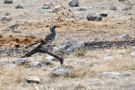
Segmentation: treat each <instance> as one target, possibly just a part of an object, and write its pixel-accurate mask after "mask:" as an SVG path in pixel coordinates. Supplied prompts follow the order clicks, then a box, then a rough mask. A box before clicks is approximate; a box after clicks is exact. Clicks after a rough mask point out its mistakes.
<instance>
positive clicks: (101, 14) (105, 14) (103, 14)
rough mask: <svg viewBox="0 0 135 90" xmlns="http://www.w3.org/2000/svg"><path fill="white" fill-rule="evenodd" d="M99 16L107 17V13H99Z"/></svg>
mask: <svg viewBox="0 0 135 90" xmlns="http://www.w3.org/2000/svg"><path fill="white" fill-rule="evenodd" d="M100 16H102V17H107V16H108V14H107V13H100Z"/></svg>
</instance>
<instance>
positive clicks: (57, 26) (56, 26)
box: [50, 24, 60, 32]
mask: <svg viewBox="0 0 135 90" xmlns="http://www.w3.org/2000/svg"><path fill="white" fill-rule="evenodd" d="M59 27H60V26H59V25H58V24H54V25H53V26H51V27H50V31H51V32H52V31H54V30H55V28H59Z"/></svg>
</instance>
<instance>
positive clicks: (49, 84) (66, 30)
mask: <svg viewBox="0 0 135 90" xmlns="http://www.w3.org/2000/svg"><path fill="white" fill-rule="evenodd" d="M67 1H68V0H14V3H13V4H10V5H5V4H3V1H2V0H1V1H0V18H2V17H3V16H4V14H5V13H6V12H10V13H11V15H9V16H11V17H12V18H13V20H12V21H13V22H16V23H17V24H19V27H18V28H15V29H14V31H17V33H16V32H13V30H11V29H8V28H7V26H8V24H9V23H10V22H8V21H7V22H0V33H1V35H3V36H4V37H5V40H7V41H8V40H9V38H6V37H9V36H10V35H12V36H14V37H17V38H18V39H22V38H25V37H26V36H34V37H35V38H37V39H40V38H44V37H45V35H47V34H48V33H49V26H50V25H52V24H56V23H57V24H59V25H60V26H61V28H59V29H57V37H56V39H55V41H54V42H53V44H59V43H62V42H64V41H67V40H71V39H73V38H74V39H75V40H78V41H79V42H87V41H91V40H118V37H119V36H120V35H122V34H125V33H128V34H129V35H130V37H131V38H132V39H133V38H135V35H134V34H135V19H134V18H135V11H134V10H135V6H133V7H132V9H130V10H128V11H121V9H122V8H123V7H125V6H127V5H126V4H124V3H121V2H118V0H80V7H83V6H85V7H86V11H78V10H77V8H78V7H77V8H71V7H69V6H68V4H67ZM130 1H131V2H134V0H130ZM50 2H53V4H54V5H55V6H56V5H60V4H59V2H61V3H62V4H63V5H64V6H65V7H66V8H69V9H71V10H72V12H73V13H74V15H75V16H76V18H77V20H74V19H68V20H66V19H64V20H63V21H57V20H56V18H57V17H58V16H59V15H56V14H55V13H52V12H46V11H45V10H42V9H41V7H42V6H43V4H45V3H50ZM134 3H135V2H134ZM17 4H20V5H22V6H24V9H15V6H16V5H17ZM111 4H113V5H116V6H117V8H118V10H117V11H110V10H109V8H110V5H111ZM91 7H92V8H91ZM102 7H104V8H105V9H101V8H102ZM100 12H108V13H109V14H108V17H106V18H103V20H102V21H101V22H92V21H87V20H86V16H87V14H88V13H100ZM127 13H132V14H131V15H127ZM80 17H84V19H78V18H80ZM130 17H133V19H132V20H130V19H129V18H130ZM30 40H33V38H32V39H30ZM11 41H12V40H11ZM13 42H15V44H16V43H17V44H28V43H21V42H16V41H14V40H13ZM29 43H32V42H29ZM3 45H5V44H3ZM8 46H10V45H8ZM11 46H13V43H12V44H11ZM111 49H113V51H114V56H113V59H112V60H110V61H108V62H106V63H103V62H102V61H101V59H102V58H103V57H105V54H106V51H107V49H104V50H103V49H100V50H94V51H87V52H86V54H85V56H82V57H77V56H75V55H71V56H69V57H66V58H65V64H66V65H73V66H75V67H78V68H79V72H74V73H73V74H71V75H73V76H74V78H71V77H70V78H64V77H60V78H55V79H52V78H49V77H48V74H49V72H50V71H51V70H52V68H53V67H54V66H52V67H51V66H43V68H42V69H31V68H24V66H18V68H5V67H0V68H1V69H0V88H1V90H2V89H3V90H34V89H36V90H43V89H44V90H66V89H67V90H78V89H82V90H93V89H94V90H120V89H122V90H130V89H131V90H134V89H135V87H134V85H135V80H134V78H135V74H134V72H135V71H134V69H135V58H133V57H131V56H130V53H131V51H132V50H131V47H128V48H127V49H124V48H123V49H116V48H111ZM43 56H46V55H41V56H36V57H35V58H34V60H35V61H36V60H37V59H38V58H40V57H43ZM5 59H8V60H13V59H14V58H11V57H3V58H1V60H5ZM80 59H88V62H87V63H86V64H84V65H78V64H77V63H76V61H77V60H80ZM68 60H74V62H72V63H69V62H66V61H68ZM55 66H59V63H58V62H56V64H55ZM105 71H118V72H124V73H130V72H132V73H133V74H131V75H129V76H128V75H127V76H113V75H102V72H105ZM28 75H35V76H38V77H40V78H42V80H43V83H42V84H28V83H27V82H26V81H25V78H26V77H27V76H28Z"/></svg>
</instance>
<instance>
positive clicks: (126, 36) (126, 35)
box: [119, 34, 129, 39]
mask: <svg viewBox="0 0 135 90" xmlns="http://www.w3.org/2000/svg"><path fill="white" fill-rule="evenodd" d="M119 39H129V34H123V35H122V36H120V37H119Z"/></svg>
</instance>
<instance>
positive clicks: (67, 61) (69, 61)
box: [65, 60, 75, 64]
mask: <svg viewBox="0 0 135 90" xmlns="http://www.w3.org/2000/svg"><path fill="white" fill-rule="evenodd" d="M65 62H66V63H68V64H69V63H74V62H75V60H66V61H65Z"/></svg>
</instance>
